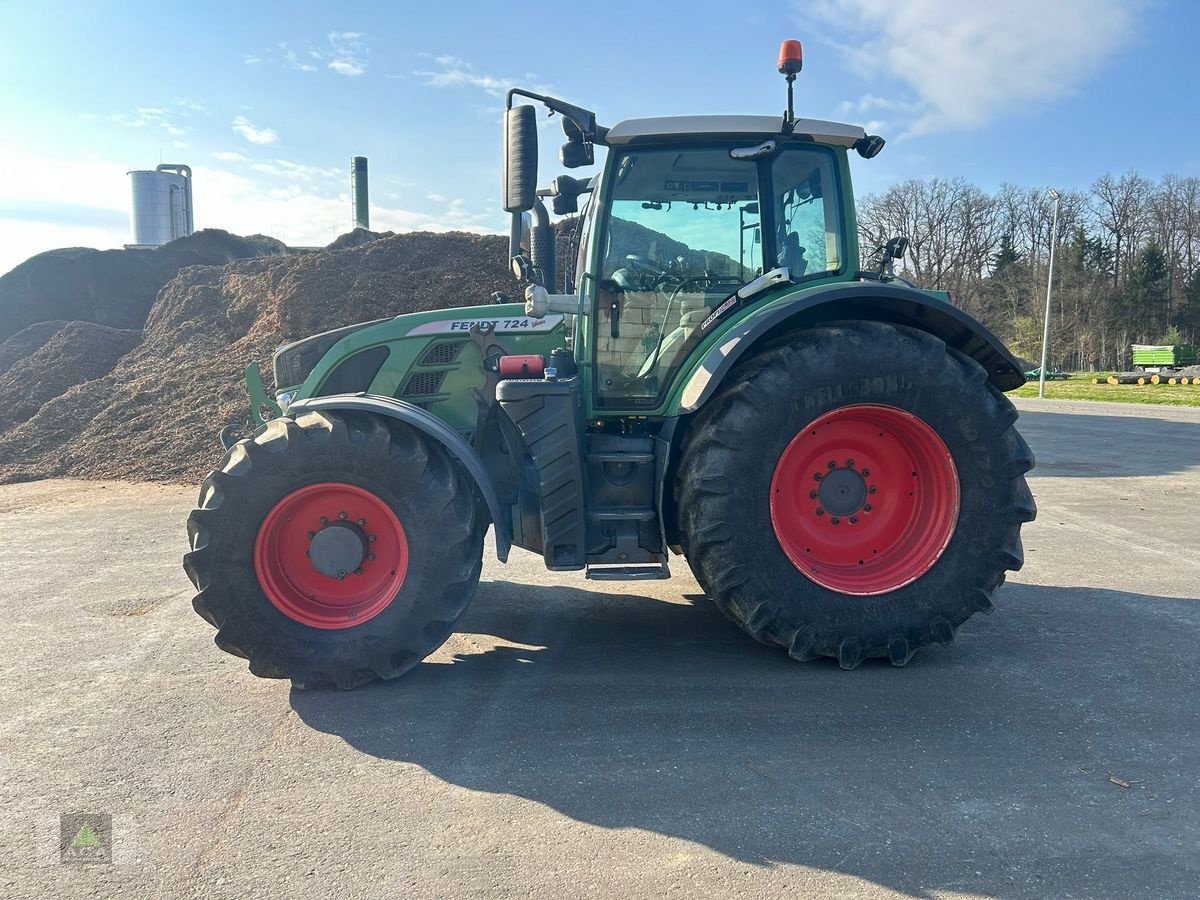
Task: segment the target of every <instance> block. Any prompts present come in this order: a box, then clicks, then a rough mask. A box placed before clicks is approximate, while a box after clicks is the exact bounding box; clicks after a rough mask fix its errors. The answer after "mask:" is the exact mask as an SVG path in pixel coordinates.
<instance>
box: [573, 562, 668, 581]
mask: <svg viewBox="0 0 1200 900" xmlns="http://www.w3.org/2000/svg"><path fill="white" fill-rule="evenodd" d="M585 577H586V578H587V579H588V580H589V581H661V580H663V579H665V578H670V577H671V570H670V569H669V568H668V567H667V564H666V563H660V564H659V565H654V566H603V565H596V566H588V567H587V572H586V573H585Z"/></svg>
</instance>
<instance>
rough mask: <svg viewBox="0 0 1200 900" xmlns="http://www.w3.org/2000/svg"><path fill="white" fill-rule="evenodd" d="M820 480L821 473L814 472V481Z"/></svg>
mask: <svg viewBox="0 0 1200 900" xmlns="http://www.w3.org/2000/svg"><path fill="white" fill-rule="evenodd" d="M820 480H821V473H820V472H813V481H820Z"/></svg>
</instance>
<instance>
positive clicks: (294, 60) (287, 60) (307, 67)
mask: <svg viewBox="0 0 1200 900" xmlns="http://www.w3.org/2000/svg"><path fill="white" fill-rule="evenodd" d="M283 62H284V64H285V65H286V66H287V67H288V68H289V69H295V70H296V71H297V72H315V71H317V67H316V66H314V65H313V64H312V63H306V62H303V61H301V59H300V57H299V56H297V55H296V51H295V50H285V51H284V54H283Z"/></svg>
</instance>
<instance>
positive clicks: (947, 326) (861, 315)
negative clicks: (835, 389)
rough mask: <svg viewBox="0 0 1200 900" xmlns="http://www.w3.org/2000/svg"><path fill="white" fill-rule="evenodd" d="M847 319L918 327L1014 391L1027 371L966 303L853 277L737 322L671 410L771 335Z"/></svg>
mask: <svg viewBox="0 0 1200 900" xmlns="http://www.w3.org/2000/svg"><path fill="white" fill-rule="evenodd" d="M847 319H849V320H861V321H872V322H890V323H893V324H896V325H909V326H911V327H913V328H919V329H921V330H922V331H927V332H929V333H930V334H932V335H934V336H935V337H938V338H941V339H942V340H943V341H945V342H946V345H947V346H949V347H953V348H954V349H956V350H958V351H960V352H962V353H964V354H966V355H967V356H969V357H971V359H973V360H975V361H976V362H977V363H979V364H980V365H981V366H983V368H984V370H985V371H986V372H987V374H988V380H989V381H990V382H991V383H992V384H993V385H995V386H996V387H997V388H998V389H999V390H1002V391H1011V390H1014V389H1015V388H1018V387H1020V386H1021V385H1023V384H1024V383H1025V374H1024V372H1023V371H1022V370H1021V367H1020V365H1019V364H1018V363H1017V361H1016V359H1014V358H1013V356H1012V354H1011V353H1009V352H1008V349H1007V348H1006V347H1005V346H1004V344H1003V343H1002V342H1001V341H1000V339H999V338H997V337H996V336H995V335H994V334H992V333H991V332H990V331H988V329H987V328H986V327H984V325H983V324H982V323H980V322H978V321H976V320H975V319H974V318H973V317H971V316H969V315H967V314H966V313H965V312H963V311H962V310H961V309H958V308H957V307H955V306H951V305H950V304H949V303H947V302H945V301H942V300H938V299H937V298H936V297H933V296H931V295H929V294H926V293H924V292H922V291H918V290H914V289H912V288H907V287H903V286H900V285H896V284H876V283H871V282H854V283H851V284H841V285H838V286H836V287H830V288H827V289H823V290H817V291H806V292H804V293H802V294H799V295H797V296H796V298H795V299H794V300H787V299H785V300H784V301H783V302H781V303H778V304H772V305H770V306H769V307H767V308H765V309H764V310H763V311H762V312H761V314H759V315H751V316H749V317H748V318H745V319H742V320H740V321H738V322H736V323H734V324H733V325H732V326H730V328H729V330H728V331H727V332H726V333H725V334H724V335H722V336H721V338H720V339H719V340H718V341H717V342H716V343H715V344H714V345H713V346H712V347H711V348H709V350H708V352H707V353H705V354H704V355H703V356H702V357H701V359H700V360H699V362H698V363H697V364H696V365H695V366H693V367H692V369H691V370H690V372H689V373H688V374H687V375H686V376H685V377H684V378H683V379H682V381H681V382H680V383H681V384H682V385H683V386H682V388H681V389H680V391H679V393H678V394H677V395H676V400H675V403H674V404H673V408H672V409H671V410H670V411H669V413H668V415H682V414H686V413H691V412H695V411H696V410H697V409H699V408H700V407H701V406H702V405H703V404H704V403H705V401H707V400H708V399H709V398H710V397H711V396H712V395H713V394H714V393H715V392H716V390H717V388H718V387H719V386H720V384H721V381H722V380H723V379H724V377H725V375H726V374H727V373H728V372H729V370H730V369H732V368H733V366H734V364H735V363H736V362H737V361H738V359H740V358H741V357H742V356H743V355H744V354H745V353H746V352H747V351H749V350H750V349H751V348H752V347H754V346H755V345H757V344H759V343H761V342H762V341H764V340H766V339H768V338H769V337H770V336H772V335H775V334H780V333H782V332H784V331H787V330H789V329H792V328H799V327H807V326H813V325H818V324H820V323H822V322H832V321H842V320H847Z"/></svg>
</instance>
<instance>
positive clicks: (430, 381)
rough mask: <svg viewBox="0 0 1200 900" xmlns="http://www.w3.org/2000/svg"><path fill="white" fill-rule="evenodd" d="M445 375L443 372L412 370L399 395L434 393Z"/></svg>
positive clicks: (418, 395) (411, 395)
mask: <svg viewBox="0 0 1200 900" xmlns="http://www.w3.org/2000/svg"><path fill="white" fill-rule="evenodd" d="M445 377H446V373H445V372H414V373H413V374H412V375H409V376H408V381H406V382H405V384H404V389H403V390H402V391H401V392H400V396H401V397H425V396H428V395H429V394H436V393H437V392H438V391H439V390H441V387H442V381H443V380H444V379H445Z"/></svg>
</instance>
